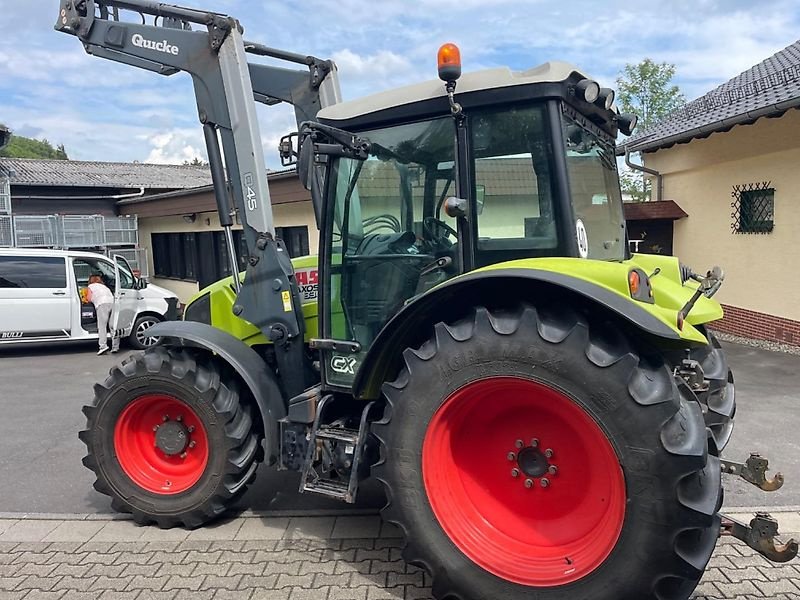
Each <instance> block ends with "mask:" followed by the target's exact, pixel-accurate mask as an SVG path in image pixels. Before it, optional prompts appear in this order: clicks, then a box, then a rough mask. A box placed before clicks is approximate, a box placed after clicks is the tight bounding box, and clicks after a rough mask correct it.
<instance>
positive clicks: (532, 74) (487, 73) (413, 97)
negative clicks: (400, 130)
mask: <svg viewBox="0 0 800 600" xmlns="http://www.w3.org/2000/svg"><path fill="white" fill-rule="evenodd" d="M573 74H575V75H577V78H578V79H583V78H584V77H586V75H585V74H583V73H582V72H581V70H580V69H578V67H576V66H574V65H571V64H569V63H565V62H559V61H551V62H546V63H544V64H542V65H539V66H538V67H534V68H532V69H528V70H526V71H512V70H511V69H509V68H508V67H498V68H494V69H484V70H481V71H473V72H472V73H464V74H463V75H462V76H461V78H460V79H459V80H458V86H457V88H456V96H458V95H459V94H466V93H469V92H478V91H482V90H493V89H497V88H510V87H515V86H522V85H529V84H535V83H559V82H563V81H566V80H567V79H569V78H570V77H571V76H573ZM445 96H446V93H445V86H444V82H443V81H442V80H440V79H431V80H430V81H425V82H423V83H416V84H413V85H408V86H405V87H401V88H396V89H393V90H387V91H384V92H378V93H377V94H372V95H370V96H365V97H363V98H359V99H357V100H351V101H349V102H340V103H339V104H334V105H332V106H328V107H326V108H323V109H322V110H320V111H319V113H318V114H317V118H318V119H320V120H324V121H329V122H331V121H332V122H336V121H348V120H350V119H355V118H358V117H362V116H365V115H369V114H372V113H377V112H380V111H384V110H387V109H391V108H397V107H400V106H404V105H409V104H415V103H417V102H422V101H425V100H432V99H436V98H440V97H441V98H444V97H445Z"/></svg>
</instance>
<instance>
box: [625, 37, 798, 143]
mask: <svg viewBox="0 0 800 600" xmlns="http://www.w3.org/2000/svg"><path fill="white" fill-rule="evenodd" d="M776 105H777V106H776ZM793 106H800V40H798V41H796V42H795V43H794V44H791V45H789V46H787V47H786V48H784V49H783V50H781V51H780V52H778V53H776V54H774V55H773V56H770V57H769V58H767V59H766V60H763V61H762V62H760V63H758V64H757V65H755V66H754V67H751V68H750V69H748V70H747V71H745V72H744V73H740V74H739V75H737V76H736V77H734V78H733V79H731V80H729V81H726V82H725V83H723V84H722V85H720V86H718V87H716V88H715V89H713V90H711V91H710V92H708V93H707V94H705V95H703V96H701V97H700V98H697V99H696V100H692V101H691V102H689V103H688V104H687V105H686V106H684V107H683V108H679V109H678V110H676V111H673V112H672V113H670V114H669V115H667V116H666V117H665V118H664V119H662V120H661V121H659V122H658V123H655V124H654V125H653V126H652V127H650V128H649V129H647V130H644V131H642V132H640V133H637V134H635V135H633V136H632V137H631V138H630V139H628V140H626V141H625V144H624V147H625V148H627V149H629V150H631V151H633V152H642V151H644V152H646V151H653V150H657V149H658V148H663V147H666V146H671V145H673V144H675V143H678V142H685V141H689V140H691V139H693V138H695V137H705V136H707V135H709V134H710V133H712V132H714V131H724V130H727V129H729V128H730V127H732V126H733V125H736V124H739V123H746V122H752V121H754V120H756V119H757V118H758V117H760V116H766V115H768V114H774V115H777V114H780V113H783V112H784V111H786V110H787V109H789V108H791V107H793Z"/></svg>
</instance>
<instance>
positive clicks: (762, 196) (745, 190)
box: [731, 181, 775, 233]
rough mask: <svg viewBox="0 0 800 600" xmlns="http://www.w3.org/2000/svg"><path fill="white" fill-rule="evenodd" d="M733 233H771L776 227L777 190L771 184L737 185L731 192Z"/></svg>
mask: <svg viewBox="0 0 800 600" xmlns="http://www.w3.org/2000/svg"><path fill="white" fill-rule="evenodd" d="M731 196H732V197H733V202H731V208H732V209H733V211H732V213H731V217H732V218H733V223H731V229H732V230H733V233H770V232H772V229H773V228H774V226H775V189H774V188H773V187H772V186H771V184H770V182H768V181H764V182H762V183H749V184H744V185H736V186H734V187H733V191H732V192H731Z"/></svg>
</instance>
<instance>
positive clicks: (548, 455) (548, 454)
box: [544, 448, 553, 458]
mask: <svg viewBox="0 0 800 600" xmlns="http://www.w3.org/2000/svg"><path fill="white" fill-rule="evenodd" d="M544 455H545V456H546V457H547V458H553V451H552V450H551V449H550V448H548V449H547V450H545V451H544Z"/></svg>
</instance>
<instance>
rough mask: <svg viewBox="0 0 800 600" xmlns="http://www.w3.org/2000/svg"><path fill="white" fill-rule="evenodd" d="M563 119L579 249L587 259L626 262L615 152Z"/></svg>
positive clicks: (585, 131) (595, 137)
mask: <svg viewBox="0 0 800 600" xmlns="http://www.w3.org/2000/svg"><path fill="white" fill-rule="evenodd" d="M563 118H564V139H565V142H566V146H567V147H566V151H567V170H568V174H569V187H570V193H571V195H572V206H573V209H574V211H575V219H576V223H575V225H576V230H577V236H578V246H579V250H582V254H586V256H585V257H584V258H595V259H599V260H623V259H624V258H625V219H624V217H623V213H622V197H621V195H620V190H619V180H618V175H617V163H616V159H615V157H614V151H613V149H612V148H611V146H610V145H607V144H605V143H604V142H603V141H602V140H601V139H600V138H599V137H598V136H597V135H595V134H594V133H592V132H591V131H589V130H588V129H586V128H584V127H581V126H580V125H579V124H578V123H577V122H576V121H574V120H573V119H571V118H570V117H568V116H566V115H565V116H564V117H563Z"/></svg>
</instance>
